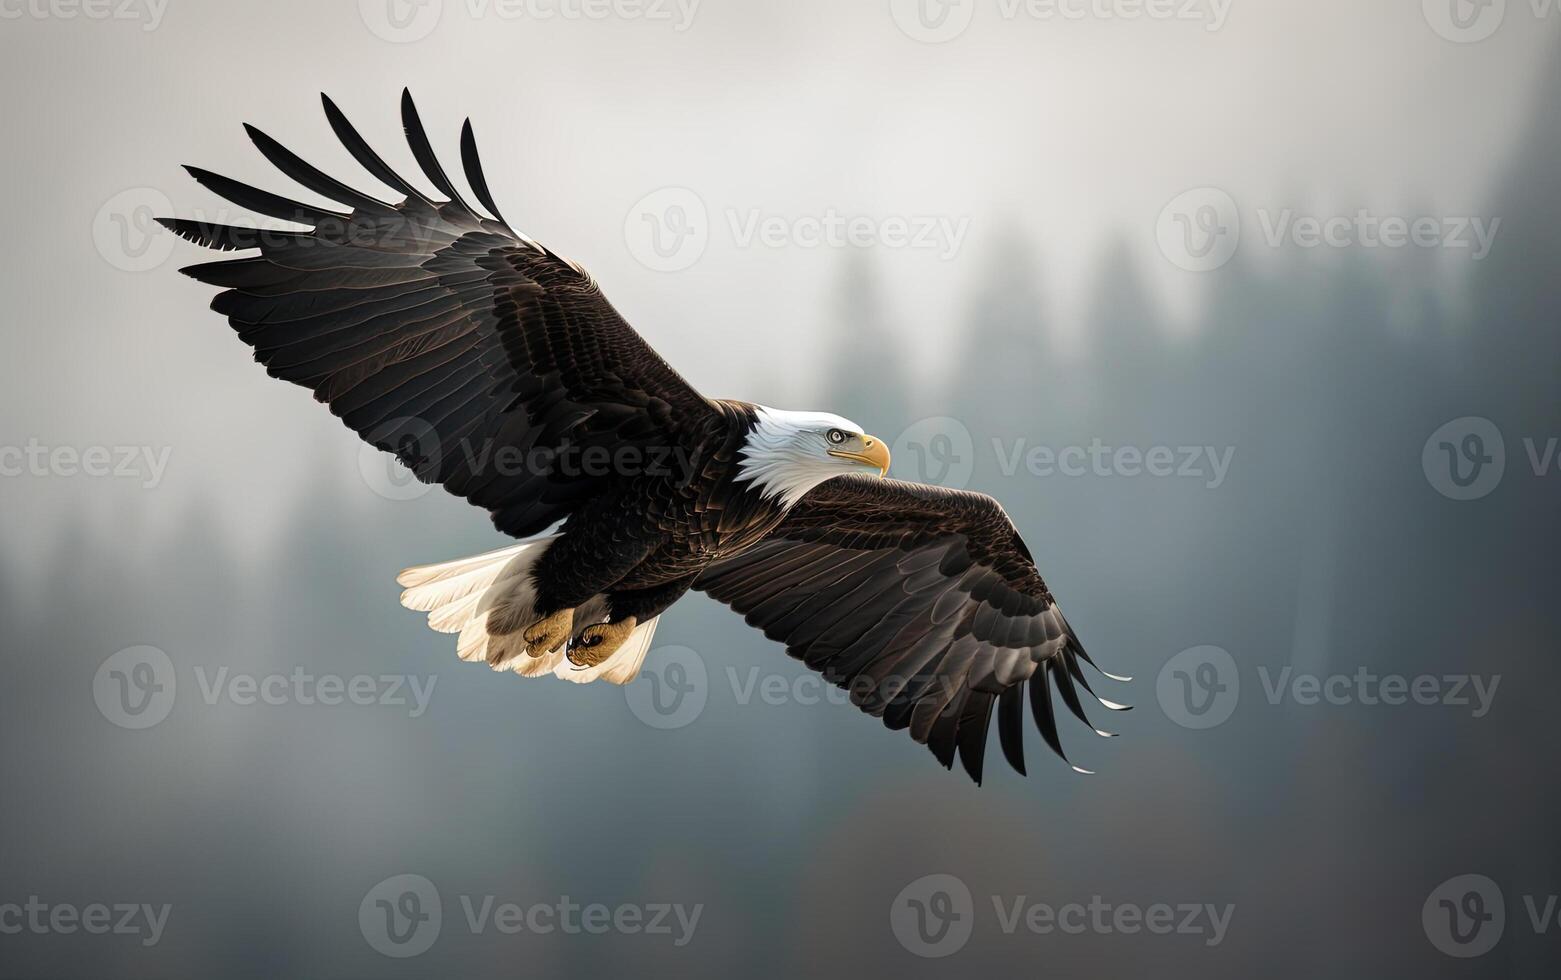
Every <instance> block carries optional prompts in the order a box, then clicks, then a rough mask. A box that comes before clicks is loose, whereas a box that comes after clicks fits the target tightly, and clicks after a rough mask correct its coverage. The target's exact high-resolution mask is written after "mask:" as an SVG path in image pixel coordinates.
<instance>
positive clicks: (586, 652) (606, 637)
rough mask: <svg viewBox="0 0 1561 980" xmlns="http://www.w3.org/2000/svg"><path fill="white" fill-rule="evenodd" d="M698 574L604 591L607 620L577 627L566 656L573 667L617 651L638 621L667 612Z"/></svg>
mask: <svg viewBox="0 0 1561 980" xmlns="http://www.w3.org/2000/svg"><path fill="white" fill-rule="evenodd" d="M698 577H699V576H698V575H689V576H685V577H684V578H680V579H674V580H673V581H671V582H665V583H663V584H661V585H653V586H650V587H649V588H644V589H624V590H621V591H616V592H611V593H609V594H608V595H607V608H608V610H609V614H608V621H607V622H605V623H593V624H591V625H590V626H587V627H586V628H585V629H583V630H581V631H580V635H579V636H578V637H576V638H575V640H574V642H572V643H570V644H569V648H568V650H567V651H566V652H565V654H564V655H565V656H566V657H568V658H569V662H570V663H572V664H574V665H575V666H576V667H595V666H596V665H597V664H599V663H601V662H602V661H604V660H606V659H607V658H608V657H610V656H612V655H613V654H615V653H617V652H618V648H619V647H621V646H623V644H624V643H625V642H627V640H628V639H629V637H630V636H632V635H633V634H634V630H635V628H636V627H637V626H639V625H640V624H641V623H648V622H650V621H651V620H653V619H655V618H656V617H657V616H660V615H661V614H662V613H664V612H666V611H667V609H668V607H670V606H671V605H672V604H673V603H674V602H677V601H678V600H679V599H681V598H683V596H684V595H685V594H686V593H687V592H688V590H689V588H690V587H691V586H692V585H693V584H694V579H696V578H698Z"/></svg>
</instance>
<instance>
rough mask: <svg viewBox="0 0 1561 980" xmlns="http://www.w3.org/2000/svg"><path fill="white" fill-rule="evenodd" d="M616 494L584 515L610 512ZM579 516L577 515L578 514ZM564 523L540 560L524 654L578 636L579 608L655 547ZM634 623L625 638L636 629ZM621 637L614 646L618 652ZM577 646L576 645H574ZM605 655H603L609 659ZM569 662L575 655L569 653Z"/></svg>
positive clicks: (547, 650) (546, 650) (554, 647)
mask: <svg viewBox="0 0 1561 980" xmlns="http://www.w3.org/2000/svg"><path fill="white" fill-rule="evenodd" d="M613 503H614V501H613V499H612V498H610V497H607V498H598V501H597V503H596V504H595V505H594V506H593V507H592V508H591V509H590V510H588V511H585V512H583V513H586V514H587V515H588V516H593V517H598V518H599V517H600V516H601V515H598V514H597V513H596V512H597V511H599V510H602V509H603V508H606V509H607V515H608V516H611V514H612V510H611V507H612V505H613ZM576 516H579V515H576ZM574 521H575V518H573V517H572V518H570V521H569V522H567V523H565V525H564V533H563V534H562V535H561V536H560V537H559V538H558V540H557V541H555V542H553V544H551V545H550V546H549V547H548V549H547V551H546V552H544V553H543V555H542V557H541V558H540V559H538V560H537V564H536V568H535V569H534V571H533V572H532V576H533V578H534V580H535V581H536V583H537V595H536V600H535V604H534V606H533V609H534V615H535V616H536V617H537V619H536V621H535V622H533V623H532V624H531V625H530V626H528V627H526V630H525V633H524V634H523V637H524V639H525V641H526V652H527V653H528V654H530V655H531V656H533V657H540V656H542V655H543V654H547V653H551V652H553V651H554V650H557V649H558V648H559V647H560V646H563V645H564V644H565V643H567V642H568V641H569V638H570V637H571V636H573V635H574V630H575V621H574V620H575V608H576V607H577V606H580V605H581V604H582V603H584V602H586V601H587V600H589V599H591V598H592V597H594V596H597V595H600V594H602V593H604V592H606V591H607V590H608V589H609V588H611V586H612V585H613V583H615V582H617V581H618V580H619V579H621V578H623V576H625V575H627V574H629V573H630V572H631V571H633V570H634V567H635V566H636V565H638V564H639V563H640V562H641V561H642V560H643V559H644V558H645V556H646V554H648V553H649V552H650V550H651V545H650V544H648V543H643V542H638V541H635V540H634V539H632V538H630V539H628V540H624V539H621V538H618V537H612V538H610V539H608V540H606V541H604V540H603V538H602V536H601V535H598V534H592V533H590V532H589V529H586V530H584V531H579V532H576V531H571V530H570V523H573V522H574ZM633 631H634V628H633V627H632V626H631V627H630V628H629V629H628V631H626V632H625V633H624V639H627V638H628V634H629V633H632V632H633ZM622 643H623V640H621V639H620V640H618V641H617V642H616V643H613V644H610V646H611V648H612V649H614V650H616V649H617V648H618V647H619V646H621V645H622ZM571 646H573V644H571ZM606 656H607V655H606V654H604V655H603V658H602V659H606ZM570 659H571V660H573V659H574V658H573V657H571V658H570Z"/></svg>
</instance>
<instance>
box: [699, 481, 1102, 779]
mask: <svg viewBox="0 0 1561 980" xmlns="http://www.w3.org/2000/svg"><path fill="white" fill-rule="evenodd" d="M695 587H696V588H698V589H701V590H703V591H705V592H707V593H709V594H710V595H711V596H713V597H715V598H716V599H719V600H720V601H722V602H724V603H726V604H727V605H729V606H731V607H732V608H733V609H735V610H736V611H737V612H739V613H742V614H743V615H744V616H745V617H746V619H747V621H748V623H749V624H751V625H753V626H757V627H758V628H759V629H761V630H763V631H764V635H765V636H768V637H770V638H771V639H773V640H777V641H779V642H782V643H785V644H786V649H787V652H788V653H790V654H791V655H792V656H794V657H797V658H799V659H801V660H802V661H803V662H804V663H806V664H807V665H808V666H809V667H812V668H813V669H815V670H818V671H820V672H822V673H823V675H824V677H825V678H826V679H828V680H829V681H831V682H832V683H834V684H837V685H839V686H840V687H842V688H845V689H847V690H849V691H850V692H851V700H852V702H853V703H854V704H856V705H857V706H858V707H860V708H861V709H862V710H863V711H866V712H868V713H870V714H873V715H877V716H879V717H881V718H883V720H884V723H885V724H886V725H888V726H889V727H890V728H894V729H909V730H910V734H911V737H912V738H914V739H915V740H916V741H918V742H923V743H925V744H926V745H927V746H928V747H929V748H930V749H931V750H932V752H933V754H934V755H936V756H937V758H938V761H940V762H942V763H943V765H944V766H946V767H949V766H952V765H953V762H954V757H955V755H956V754H957V755H958V756H959V759H960V762H961V763H962V764H963V765H964V768H965V770H966V772H968V773H969V774H970V776H971V778H972V779H974V780H975V781H976V782H978V783H979V782H980V781H981V773H982V760H983V756H984V755H985V749H986V738H987V731H988V729H989V728H990V722H991V717H992V714H993V708H994V706H995V708H996V714H997V727H998V736H999V739H1000V741H1001V743H1002V748H1003V753H1004V756H1005V757H1006V758H1007V759H1008V762H1009V763H1010V764H1011V765H1012V766H1013V767H1014V768H1015V769H1016V770H1018V771H1019V772H1021V773H1023V772H1024V743H1023V737H1022V721H1023V717H1024V703H1023V697H1024V685H1025V682H1026V681H1029V682H1031V683H1030V701H1031V711H1032V714H1033V715H1034V718H1035V723H1036V726H1037V727H1038V728H1039V729H1040V731H1041V735H1042V737H1043V738H1044V739H1045V740H1046V743H1047V744H1048V745H1049V746H1051V748H1052V749H1053V750H1054V751H1056V752H1057V754H1058V755H1063V752H1062V745H1061V741H1060V739H1059V738H1058V736H1057V724H1056V715H1055V712H1054V711H1053V707H1052V700H1051V695H1050V692H1049V689H1048V682H1049V683H1050V685H1051V686H1055V687H1056V688H1057V692H1058V694H1059V696H1060V697H1061V698H1062V701H1063V703H1064V704H1065V705H1066V706H1067V708H1068V710H1069V711H1070V712H1072V713H1073V714H1074V715H1076V716H1077V717H1078V718H1079V719H1080V720H1082V721H1084V723H1085V724H1086V725H1089V720H1088V719H1087V718H1086V717H1085V715H1084V709H1083V705H1082V703H1081V700H1080V698H1079V695H1078V687H1083V688H1084V689H1085V690H1086V691H1089V690H1090V688H1089V683H1088V681H1087V680H1086V679H1085V677H1084V673H1083V671H1082V669H1081V668H1080V667H1079V660H1081V659H1082V660H1084V661H1086V662H1089V663H1091V664H1093V661H1090V660H1089V655H1088V654H1086V653H1085V652H1084V647H1083V646H1082V645H1081V644H1080V643H1079V641H1078V637H1076V636H1075V635H1074V633H1073V629H1072V627H1070V626H1069V625H1068V621H1067V620H1066V619H1064V618H1063V616H1062V613H1061V612H1060V611H1058V609H1057V604H1056V602H1055V601H1054V600H1053V598H1052V595H1051V592H1050V591H1049V590H1048V589H1047V588H1046V583H1045V582H1043V581H1042V580H1041V576H1040V574H1039V573H1038V572H1036V570H1035V563H1034V562H1033V561H1032V560H1031V558H1030V552H1029V550H1028V549H1027V548H1026V547H1025V545H1024V542H1023V541H1022V540H1020V538H1019V533H1018V532H1017V531H1016V530H1015V529H1014V526H1013V524H1012V523H1011V522H1010V521H1009V519H1008V515H1007V514H1005V513H1004V512H1003V508H1002V506H1001V505H999V504H998V502H997V501H995V500H993V499H992V498H991V497H988V496H985V495H982V494H978V493H965V492H961V491H957V490H944V489H941V488H939V487H930V486H924V485H922V484H916V483H902V482H899V481H897V480H877V479H873V478H871V477H840V478H837V479H834V480H830V481H829V482H827V483H824V484H822V485H820V486H819V487H818V488H816V489H815V490H813V492H812V493H810V494H808V495H807V496H806V497H805V498H803V500H802V502H801V503H799V504H797V506H796V507H794V508H793V509H792V510H791V512H790V513H789V514H787V516H786V518H785V519H784V520H783V521H782V522H781V523H780V525H779V526H777V527H776V528H775V530H774V531H773V532H771V534H770V535H769V537H768V538H766V539H765V540H763V541H761V542H760V543H759V544H757V545H756V546H754V547H753V548H751V549H749V550H747V551H745V552H743V553H742V554H739V555H736V556H733V557H730V558H726V559H723V560H721V561H719V562H717V563H716V564H714V565H712V566H710V568H709V569H707V570H706V571H705V572H704V574H702V575H701V576H700V577H699V579H698V581H697V582H696V583H695ZM1108 676H1109V675H1108ZM1090 693H1093V692H1090ZM1101 703H1102V704H1104V705H1105V706H1106V707H1109V708H1113V709H1118V710H1120V709H1122V708H1123V707H1125V706H1123V705H1117V704H1113V703H1112V702H1109V701H1105V700H1103V699H1101ZM1090 727H1091V728H1093V727H1094V726H1093V725H1090ZM1096 731H1099V730H1098V729H1096ZM1101 734H1106V733H1104V732H1101ZM1063 758H1064V760H1066V758H1067V757H1066V756H1063ZM1074 768H1077V767H1074ZM1081 771H1082V770H1081Z"/></svg>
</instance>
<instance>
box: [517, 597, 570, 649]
mask: <svg viewBox="0 0 1561 980" xmlns="http://www.w3.org/2000/svg"><path fill="white" fill-rule="evenodd" d="M574 624H575V611H574V609H572V608H571V609H560V610H559V611H558V612H556V613H554V614H553V615H551V616H548V617H547V618H546V619H539V620H537V621H536V622H535V623H532V624H531V625H530V626H528V627H526V631H525V632H524V633H522V634H521V638H522V639H524V640H525V641H526V654H527V655H528V656H532V657H540V656H542V655H543V654H545V653H552V652H553V651H554V650H557V649H558V647H559V645H560V644H562V643H563V642H564V641H565V640H567V639H569V634H570V633H571V632H573V630H574Z"/></svg>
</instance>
